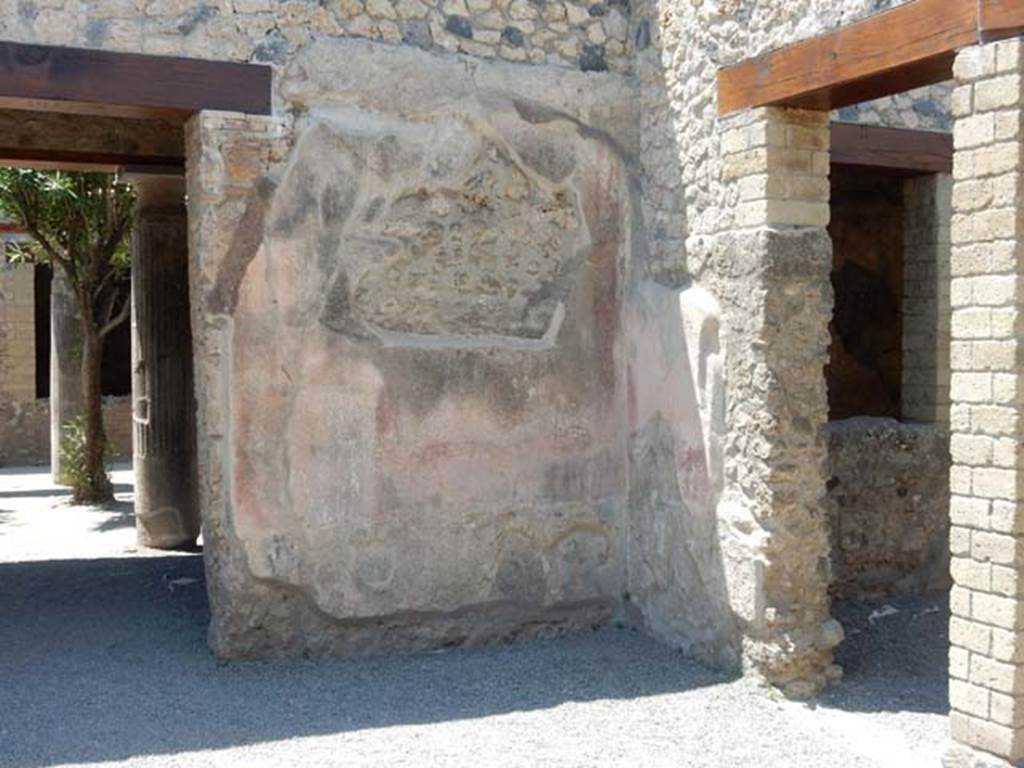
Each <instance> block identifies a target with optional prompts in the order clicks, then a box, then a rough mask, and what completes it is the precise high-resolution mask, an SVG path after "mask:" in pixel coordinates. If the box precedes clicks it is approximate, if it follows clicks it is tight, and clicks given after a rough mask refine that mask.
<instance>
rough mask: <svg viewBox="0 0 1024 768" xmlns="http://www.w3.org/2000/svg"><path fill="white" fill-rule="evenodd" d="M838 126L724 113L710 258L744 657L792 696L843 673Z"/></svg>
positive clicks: (735, 595) (729, 531)
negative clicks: (832, 513) (830, 518)
mask: <svg viewBox="0 0 1024 768" xmlns="http://www.w3.org/2000/svg"><path fill="white" fill-rule="evenodd" d="M828 126H829V122H828V113H826V112H810V111H801V110H785V109H757V110H750V111H748V112H747V113H745V114H741V115H737V116H735V117H733V118H730V119H729V120H728V121H726V125H725V126H723V127H724V129H725V130H724V132H723V135H722V176H723V180H724V181H725V182H726V184H727V191H726V201H725V209H726V210H723V212H722V219H723V221H722V224H723V231H722V232H721V233H720V234H718V235H716V236H715V238H714V239H713V242H714V246H713V253H712V254H710V256H709V257H708V258H707V259H703V260H704V261H709V262H710V263H712V264H714V266H713V270H712V274H713V281H714V283H713V285H712V288H713V291H714V293H715V294H716V295H717V296H718V297H719V300H720V301H721V303H722V305H723V306H724V307H725V309H726V317H725V324H724V325H725V338H724V347H725V358H726V380H727V381H728V382H729V391H728V400H729V402H728V404H727V420H728V424H727V428H728V431H727V437H726V441H725V489H724V492H723V495H722V501H721V503H720V504H719V506H718V517H719V535H720V538H721V541H722V552H723V556H724V561H725V568H726V581H727V585H728V592H729V600H730V604H731V605H732V608H733V611H734V612H735V614H736V616H737V619H738V620H739V622H740V626H741V628H742V631H743V658H744V664H745V666H746V667H747V668H748V669H750V670H751V671H753V672H755V673H757V674H759V675H761V676H763V677H764V678H765V679H767V680H768V681H769V682H771V683H773V684H775V685H777V686H779V687H780V688H781V689H782V690H783V691H784V692H785V693H786V694H788V695H791V696H794V697H805V696H808V695H811V694H813V693H815V692H816V691H818V690H820V689H821V688H823V687H824V686H825V685H826V684H827V682H828V681H829V679H830V678H833V677H835V676H838V675H839V674H840V670H839V669H838V667H836V666H835V665H834V664H833V663H832V649H833V648H834V646H835V645H837V644H838V642H839V641H840V639H841V638H842V628H841V627H840V626H839V625H838V623H837V622H836V621H835V620H833V619H832V618H831V617H830V616H829V598H828V584H829V575H830V574H829V566H828V563H829V560H828V556H829V543H828V535H827V528H826V515H825V506H824V505H825V503H826V495H825V482H826V478H827V474H826V463H827V446H826V444H825V439H824V437H825V436H824V430H825V427H826V425H827V422H828V397H827V392H826V388H825V375H824V366H825V363H826V362H828V344H829V334H828V324H829V320H830V319H831V314H832V287H831V283H830V281H829V274H830V271H831V267H832V243H831V240H830V239H829V236H828V232H827V231H826V227H827V225H828V221H829V204H828V200H829V182H828V173H829V153H828V152H829V128H828ZM726 217H728V218H726ZM693 251H694V249H693V248H691V249H690V257H691V258H692V257H694V255H695V254H694V252H693ZM694 261H696V259H694Z"/></svg>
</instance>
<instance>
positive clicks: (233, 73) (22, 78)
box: [0, 42, 271, 118]
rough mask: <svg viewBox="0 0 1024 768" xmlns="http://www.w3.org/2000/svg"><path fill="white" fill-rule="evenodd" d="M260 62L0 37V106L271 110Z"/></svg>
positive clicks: (160, 111) (130, 112)
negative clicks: (64, 45) (63, 45)
mask: <svg viewBox="0 0 1024 768" xmlns="http://www.w3.org/2000/svg"><path fill="white" fill-rule="evenodd" d="M270 88H271V69H270V68H269V67H265V66H262V65H255V64H239V63H235V62H222V61H203V60H200V59H184V58H178V57H172V56H147V55H143V54H134V53H113V52H110V51H97V50H90V49H84V48H59V47H54V46H42V45H24V44H21V43H10V42H0V105H3V106H4V107H8V108H25V109H35V110H38V109H40V108H41V105H49V108H51V109H56V110H60V111H66V112H86V113H90V114H105V115H117V116H123V117H164V118H167V117H178V118H182V117H184V116H187V115H188V114H190V113H193V112H197V111H199V110H202V109H219V110H227V111H230V112H245V113H249V114H259V115H266V114H270V107H271V104H270Z"/></svg>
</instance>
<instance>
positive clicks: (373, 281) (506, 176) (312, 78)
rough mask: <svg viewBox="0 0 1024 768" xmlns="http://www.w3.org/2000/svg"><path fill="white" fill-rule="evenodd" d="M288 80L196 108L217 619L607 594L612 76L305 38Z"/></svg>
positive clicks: (594, 615) (615, 434)
mask: <svg viewBox="0 0 1024 768" xmlns="http://www.w3.org/2000/svg"><path fill="white" fill-rule="evenodd" d="M280 89H281V94H282V96H283V98H285V99H286V100H287V101H288V102H289V104H290V105H291V107H292V115H293V117H292V118H290V119H288V120H286V121H277V120H272V119H271V120H266V121H259V120H250V121H246V120H238V121H234V122H233V121H232V120H231V118H228V117H223V118H220V117H218V116H216V115H210V116H207V117H201V118H199V119H197V120H196V121H194V122H193V123H192V124H191V125H190V142H192V146H191V148H190V156H196V157H201V160H200V162H199V164H198V165H197V166H194V167H190V169H189V170H190V176H189V185H190V193H189V194H190V204H191V205H192V208H191V210H190V213H194V214H195V215H194V216H192V217H191V221H192V227H193V235H192V237H193V245H194V249H193V251H194V252H195V253H197V254H201V258H202V259H203V262H202V263H201V264H200V265H199V269H198V270H197V273H196V274H195V276H194V284H193V298H194V305H193V306H194V307H195V312H196V315H195V317H196V321H195V323H196V328H197V331H198V332H197V334H196V338H197V343H198V344H199V346H200V349H201V350H203V352H204V354H201V359H200V361H199V363H200V368H199V369H198V370H197V374H198V386H199V391H200V394H201V397H200V402H201V403H205V404H206V407H205V408H203V407H201V411H200V424H199V431H200V434H201V435H206V436H208V438H209V437H211V436H212V440H208V441H206V445H205V446H204V445H202V444H201V446H200V448H201V451H202V450H204V449H205V450H207V451H211V452H213V453H214V454H215V455H218V454H219V455H220V456H221V457H222V466H223V467H224V470H225V471H224V474H223V475H221V474H220V471H219V468H218V467H217V466H216V465H214V464H211V463H210V462H209V461H204V460H203V457H202V456H201V461H200V463H201V465H202V466H203V467H204V473H203V474H204V476H203V478H202V485H203V493H204V494H205V496H204V498H205V499H206V501H207V503H208V506H209V507H210V508H212V509H217V508H218V506H219V505H218V504H217V503H216V501H215V500H216V499H217V498H220V499H222V500H223V504H224V507H225V508H226V511H227V514H226V515H225V516H224V517H222V518H219V519H214V520H213V521H211V522H212V525H210V526H209V528H208V530H207V532H206V541H207V544H208V547H209V548H210V550H209V558H210V560H209V562H210V563H211V565H210V569H209V570H210V576H211V585H210V586H211V594H212V597H213V600H214V607H215V611H214V619H213V626H212V637H213V640H214V645H215V647H216V648H217V650H218V651H220V652H222V653H225V654H229V655H249V654H255V653H261V652H268V651H273V652H280V651H285V652H287V651H291V652H294V651H296V650H306V651H313V652H326V651H344V652H351V651H359V650H364V649H380V648H386V647H403V648H406V647H410V646H411V647H419V646H437V645H444V644H449V643H461V642H479V641H484V640H488V639H494V638H504V637H512V636H520V635H535V634H538V633H544V632H548V631H552V630H557V629H562V628H566V627H578V626H588V625H590V624H592V623H595V622H602V621H606V620H608V619H609V618H610V617H611V616H612V614H613V612H614V611H615V609H616V606H617V605H618V603H619V601H620V598H621V594H622V591H623V589H624V584H625V577H624V567H625V565H624V564H625V555H624V547H625V535H624V524H625V505H626V490H625V489H626V487H627V484H626V477H625V457H624V454H623V451H622V444H621V441H620V436H621V434H622V431H623V426H622V403H623V402H624V395H623V391H622V373H621V372H622V350H621V345H620V342H619V336H618V334H619V331H618V329H619V325H620V317H619V313H620V307H621V292H622V287H621V276H622V274H623V273H624V272H625V270H626V267H627V263H628V259H629V253H630V242H631V233H632V230H633V226H634V222H633V218H632V212H631V195H632V191H631V185H630V179H629V168H628V166H629V163H630V161H631V155H632V153H633V152H635V135H634V132H633V130H632V127H631V118H630V106H631V104H630V101H631V91H630V88H629V84H628V83H627V82H625V81H623V80H621V79H619V78H616V77H614V76H611V75H584V74H574V73H571V72H569V71H567V70H556V69H551V70H540V69H533V70H517V69H515V68H512V67H509V66H508V65H499V64H484V63H479V62H473V61H471V60H469V59H454V58H450V57H438V56H436V55H434V54H429V53H425V52H420V51H415V50H413V49H410V48H397V47H394V48H388V47H382V46H374V45H372V44H367V43H362V42H359V41H323V42H321V43H319V44H317V45H314V46H312V47H311V48H310V49H309V50H308V51H306V52H305V53H304V54H303V55H302V56H300V57H298V58H296V59H295V60H294V61H293V62H292V63H291V64H290V66H289V69H288V71H287V73H286V74H285V77H284V78H282V80H281V81H280ZM397 105H400V108H399V107H398V106H397ZM199 147H201V149H199ZM236 195H237V199H235V196H236ZM214 350H215V351H214ZM207 351H209V352H210V354H206V352H207ZM225 392H226V393H227V396H226V397H224V398H223V399H222V398H221V397H219V395H220V394H221V393H225ZM208 455H209V454H208ZM218 463H220V462H218Z"/></svg>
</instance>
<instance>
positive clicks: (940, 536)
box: [828, 416, 950, 598]
mask: <svg viewBox="0 0 1024 768" xmlns="http://www.w3.org/2000/svg"><path fill="white" fill-rule="evenodd" d="M828 433H829V442H828V449H829V472H830V478H829V483H828V488H829V500H830V502H831V504H830V505H829V508H828V509H829V518H830V519H829V534H830V542H831V548H832V568H833V572H832V582H831V585H830V587H829V589H830V592H831V593H832V595H833V596H834V597H840V598H841V597H857V598H865V597H879V596H882V595H887V594H891V593H894V592H922V591H927V590H932V589H948V588H949V584H950V579H949V482H948V479H947V478H948V476H949V435H948V433H947V432H946V429H945V428H944V427H943V426H942V425H939V424H922V423H901V422H899V421H897V420H895V419H889V418H872V417H866V416H862V417H856V418H850V419H844V420H842V421H835V422H832V423H830V424H829V427H828Z"/></svg>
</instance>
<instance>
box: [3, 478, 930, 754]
mask: <svg viewBox="0 0 1024 768" xmlns="http://www.w3.org/2000/svg"><path fill="white" fill-rule="evenodd" d="M30 474H31V473H26V472H24V471H23V472H22V473H20V474H19V473H16V472H11V471H4V472H2V473H0V765H2V766H51V765H68V764H73V765H100V764H102V765H130V766H204V767H205V766H215V767H216V766H244V767H245V768H250V767H255V768H262V767H263V766H363V765H387V766H406V765H408V766H413V765H415V766H433V765H459V766H461V765H466V766H479V765H487V766H490V765H500V766H533V765H571V766H589V765H631V766H632V765H643V766H709V767H711V766H714V767H716V768H717V767H727V766H757V767H758V768H762V767H766V768H772V767H774V766H778V767H779V768H802V767H803V766H807V767H808V768H810V767H811V766H813V767H814V768H826V767H833V766H834V767H836V768H847V767H851V768H852V767H853V766H865V767H867V766H873V767H877V766H886V767H888V766H892V767H893V768H896V767H897V766H898V767H899V768H908V767H913V766H937V764H938V762H937V760H938V755H939V754H940V753H941V750H942V747H943V742H944V740H945V738H946V726H945V668H946V664H945V636H944V625H945V616H946V614H945V611H946V606H945V604H944V603H943V602H942V600H941V599H940V598H938V597H931V598H928V597H926V598H923V599H921V598H918V599H916V600H901V601H892V600H890V601H888V602H887V603H884V604H883V603H875V604H856V603H845V604H842V605H840V606H837V609H836V613H837V616H839V617H840V618H841V619H842V620H843V621H844V623H845V624H846V626H847V628H848V633H849V640H848V641H847V643H846V644H845V645H844V646H843V648H842V651H841V661H842V663H844V665H845V666H846V668H847V671H848V675H847V680H846V681H845V682H844V683H843V684H842V685H841V686H839V687H837V688H835V689H834V690H832V691H830V692H829V693H828V694H827V695H826V696H824V697H823V698H822V699H821V700H820V701H819V702H818V703H817V704H816V705H814V706H806V705H799V704H793V703H787V702H782V701H779V700H777V699H776V698H774V697H773V696H772V695H770V693H769V692H768V691H766V690H765V689H762V688H759V687H758V686H756V685H755V684H753V683H752V682H750V681H748V680H742V679H730V678H729V677H726V676H723V675H721V674H717V673H715V672H711V671H709V670H707V669H705V668H703V667H701V666H699V665H697V664H694V663H692V662H690V661H687V660H686V659H684V658H682V657H681V656H680V655H679V654H678V653H675V652H673V651H672V650H670V649H668V648H666V647H665V646H663V645H660V644H659V643H656V642H654V641H653V640H651V639H649V638H646V637H644V636H643V635H641V634H638V633H635V632H632V631H629V630H626V629H615V628H606V629H602V630H599V631H597V632H593V633H585V634H577V635H573V636H569V637H563V638H558V639H553V640H541V641H534V642H525V643H518V644H514V645H508V646H502V647H495V648H486V649H475V650H458V651H448V652H444V653H433V654H417V655H409V656H388V657H370V658H362V659H352V660H339V659H306V660H277V661H262V662H245V663H230V664H224V663H218V662H217V661H216V660H215V659H214V658H213V657H212V656H211V655H210V653H209V651H208V650H207V648H206V645H205V642H204V634H205V627H206V623H207V618H208V607H207V604H206V595H205V590H204V588H203V572H202V559H201V557H199V556H196V555H173V556H168V555H166V554H155V553H147V552H140V551H138V550H136V548H135V547H134V539H133V537H132V536H131V535H129V534H131V516H130V508H129V509H127V510H126V509H125V508H124V507H123V506H121V505H119V506H118V507H117V508H116V509H115V510H114V511H113V512H102V511H99V510H83V509H82V508H77V507H67V506H65V507H58V508H57V509H56V510H55V509H51V508H50V507H52V505H53V504H54V503H55V502H59V501H60V497H59V496H57V495H55V494H54V492H53V491H52V490H51V491H50V493H49V494H45V493H43V492H42V491H45V490H46V489H45V488H43V489H40V488H37V487H35V486H33V484H32V483H33V482H36V483H40V482H42V481H40V480H39V478H38V477H36V479H35V480H34V481H33V480H26V477H27V476H28V475H30ZM118 481H119V484H120V485H122V486H127V485H128V482H129V481H130V476H129V477H124V476H121V477H119V478H118ZM18 483H20V484H21V485H19V486H17V487H15V486H16V484H18ZM25 491H28V492H29V494H28V495H23V496H20V497H19V496H17V493H19V492H25ZM121 491H122V492H123V493H124V495H123V496H121V497H120V498H121V501H122V502H123V503H124V504H130V487H125V488H122V489H121ZM75 515H81V517H82V519H80V520H78V519H76V520H72V518H73V517H74V516H75ZM110 521H117V524H116V525H115V524H113V523H111V522H110ZM65 525H67V526H69V527H68V528H66V529H64V530H63V531H62V530H58V526H65ZM71 532H74V533H71ZM73 544H76V546H77V552H78V555H77V558H76V559H67V558H69V557H70V556H71V555H70V554H69V553H70V552H71V550H72V549H76V547H73V546H72V545H73ZM48 547H49V548H50V549H49V550H48ZM19 552H20V554H19ZM42 555H46V558H45V559H42V558H41V556H42ZM886 604H888V605H891V606H892V608H893V609H894V610H895V611H896V613H892V612H891V611H890V610H889V609H885V608H884V605H886ZM872 614H873V617H872ZM882 614H885V615H882ZM869 617H872V618H870V619H869Z"/></svg>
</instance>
